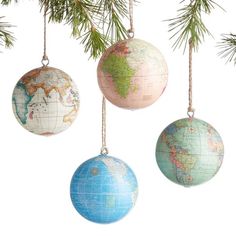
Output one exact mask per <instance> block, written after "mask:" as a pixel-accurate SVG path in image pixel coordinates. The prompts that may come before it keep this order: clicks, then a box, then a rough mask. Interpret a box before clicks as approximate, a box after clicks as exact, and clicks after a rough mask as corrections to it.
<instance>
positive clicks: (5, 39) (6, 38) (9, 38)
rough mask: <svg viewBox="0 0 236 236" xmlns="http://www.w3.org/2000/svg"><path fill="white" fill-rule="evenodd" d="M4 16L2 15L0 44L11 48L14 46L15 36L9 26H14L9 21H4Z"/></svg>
mask: <svg viewBox="0 0 236 236" xmlns="http://www.w3.org/2000/svg"><path fill="white" fill-rule="evenodd" d="M3 18H4V17H3V16H1V17H0V46H5V47H6V48H10V47H12V46H13V42H14V40H15V38H14V36H13V33H12V32H11V31H9V30H8V28H10V27H13V26H12V25H10V24H9V23H7V22H3V21H2V19H3Z"/></svg>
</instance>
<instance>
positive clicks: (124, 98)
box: [97, 38, 168, 110]
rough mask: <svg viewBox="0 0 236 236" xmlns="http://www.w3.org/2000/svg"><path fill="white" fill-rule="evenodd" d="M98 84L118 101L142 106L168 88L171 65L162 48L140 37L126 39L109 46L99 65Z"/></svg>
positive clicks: (121, 105)
mask: <svg viewBox="0 0 236 236" xmlns="http://www.w3.org/2000/svg"><path fill="white" fill-rule="evenodd" d="M97 76H98V84H99V87H100V89H101V91H102V93H103V94H104V96H105V97H106V98H107V99H108V100H109V101H110V102H111V103H113V104H114V105H116V106H118V107H122V108H126V109H131V110H132V109H139V108H144V107H147V106H149V105H151V104H153V103H154V102H155V101H156V100H157V99H158V98H159V97H160V96H161V94H162V93H163V92H164V90H165V87H166V84H167V77H168V69H167V64H166V61H165V59H164V57H163V55H162V54H161V52H160V51H159V50H158V49H157V48H156V47H154V46H153V45H151V44H150V43H147V42H145V41H143V40H140V39H133V38H130V39H126V40H122V41H119V42H117V43H116V44H114V45H112V46H111V47H110V48H108V49H107V50H106V51H105V53H104V54H103V55H102V57H101V59H100V61H99V64H98V68H97Z"/></svg>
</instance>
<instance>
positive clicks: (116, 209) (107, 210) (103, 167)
mask: <svg viewBox="0 0 236 236" xmlns="http://www.w3.org/2000/svg"><path fill="white" fill-rule="evenodd" d="M137 195H138V183H137V179H136V177H135V175H134V173H133V171H132V170H131V169H130V168H129V166H128V165H127V164H126V163H124V162H123V161H121V160H120V159H117V158H115V157H112V156H107V155H103V154H101V155H99V156H96V157H94V158H91V159H89V160H87V161H85V162H84V163H83V164H81V165H80V166H79V168H78V169H77V170H76V171H75V173H74V175H73V177H72V180H71V185H70V196H71V200H72V203H73V205H74V207H75V209H76V210H77V212H78V213H79V214H80V215H81V216H83V217H84V218H86V219H87V220H90V221H92V222H95V223H100V224H109V223H112V222H116V221H118V220H120V219H121V218H123V217H124V216H125V215H127V213H128V212H129V211H130V210H131V209H132V208H133V206H134V205H135V202H136V199H137Z"/></svg>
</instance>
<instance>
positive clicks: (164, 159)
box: [156, 118, 224, 186]
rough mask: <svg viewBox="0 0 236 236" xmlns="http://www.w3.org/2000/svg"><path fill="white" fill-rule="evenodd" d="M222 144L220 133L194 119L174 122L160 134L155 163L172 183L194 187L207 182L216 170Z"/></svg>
mask: <svg viewBox="0 0 236 236" xmlns="http://www.w3.org/2000/svg"><path fill="white" fill-rule="evenodd" d="M223 156H224V145H223V141H222V139H221V137H220V135H219V133H218V132H217V131H216V130H215V129H214V128H213V127H212V126H211V125H210V124H208V123H206V122H205V121H202V120H199V119H196V118H185V119H181V120H177V121H175V122H173V123H172V124H170V125H169V126H167V127H166V128H165V129H164V131H163V132H162V133H161V135H160V137H159V139H158V141H157V145H156V160H157V164H158V166H159V168H160V170H161V171H162V173H163V174H164V175H165V176H166V177H167V178H168V179H170V180H171V181H173V182H175V183H177V184H180V185H183V186H194V185H198V184H201V183H204V182H206V181H208V180H210V179H211V178H212V177H213V176H214V175H215V174H216V173H217V172H218V170H219V168H220V166H221V164H222V161H223Z"/></svg>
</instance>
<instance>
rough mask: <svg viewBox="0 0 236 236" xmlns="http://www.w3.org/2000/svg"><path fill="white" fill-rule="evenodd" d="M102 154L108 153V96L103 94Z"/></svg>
mask: <svg viewBox="0 0 236 236" xmlns="http://www.w3.org/2000/svg"><path fill="white" fill-rule="evenodd" d="M101 154H102V155H107V154H108V148H107V144H106V98H105V97H104V96H103V98H102V148H101Z"/></svg>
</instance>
